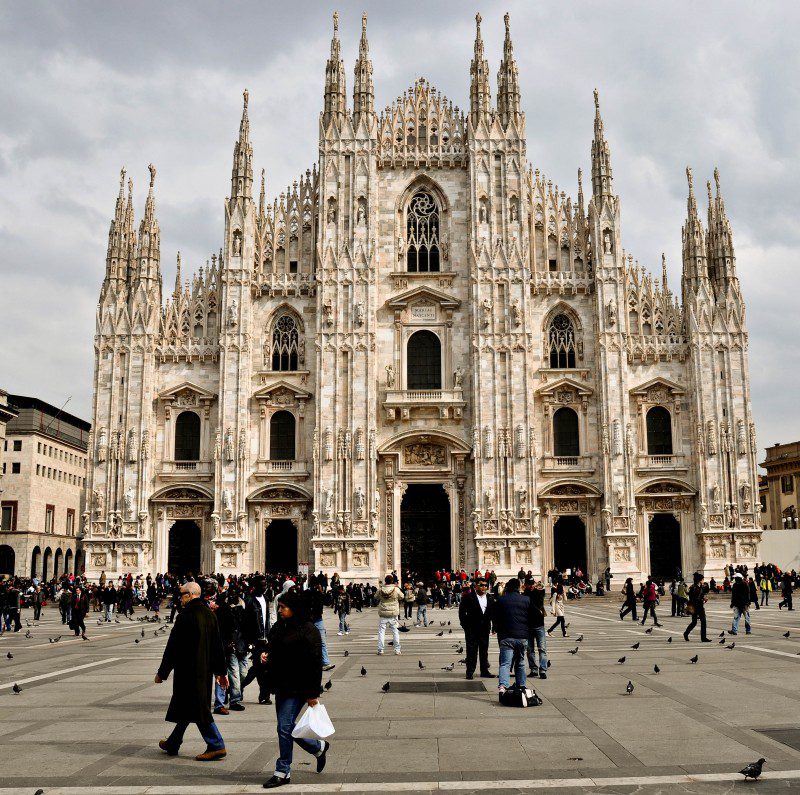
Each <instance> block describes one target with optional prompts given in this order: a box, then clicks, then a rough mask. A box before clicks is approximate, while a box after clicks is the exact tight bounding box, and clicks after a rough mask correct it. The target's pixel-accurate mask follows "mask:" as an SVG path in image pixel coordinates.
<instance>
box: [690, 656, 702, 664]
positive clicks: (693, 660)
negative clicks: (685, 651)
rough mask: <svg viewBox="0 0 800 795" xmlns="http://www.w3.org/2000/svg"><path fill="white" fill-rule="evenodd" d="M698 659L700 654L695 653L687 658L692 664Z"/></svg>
mask: <svg viewBox="0 0 800 795" xmlns="http://www.w3.org/2000/svg"><path fill="white" fill-rule="evenodd" d="M699 659H700V655H699V654H695V655H694V657H692V659H691V660H689V662H690V663H692V665H694V664H695V663H696V662H697V661H698V660H699Z"/></svg>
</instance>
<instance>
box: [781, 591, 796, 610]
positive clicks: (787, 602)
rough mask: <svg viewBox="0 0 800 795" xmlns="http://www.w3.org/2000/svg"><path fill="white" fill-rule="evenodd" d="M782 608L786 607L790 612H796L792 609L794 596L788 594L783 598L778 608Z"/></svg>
mask: <svg viewBox="0 0 800 795" xmlns="http://www.w3.org/2000/svg"><path fill="white" fill-rule="evenodd" d="M781 607H785V608H787V609H788V610H794V608H793V607H792V595H791V594H790V593H787V594H786V595H785V596H784V597H783V599H782V600H781V601H780V602H778V608H781Z"/></svg>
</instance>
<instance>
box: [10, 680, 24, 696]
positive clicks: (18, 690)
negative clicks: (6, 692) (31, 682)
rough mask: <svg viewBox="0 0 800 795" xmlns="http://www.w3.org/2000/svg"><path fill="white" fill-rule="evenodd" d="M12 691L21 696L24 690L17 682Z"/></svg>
mask: <svg viewBox="0 0 800 795" xmlns="http://www.w3.org/2000/svg"><path fill="white" fill-rule="evenodd" d="M11 689H12V690H13V691H14V692H15V693H16V694H17V695H19V694H20V693H21V692H22V688H21V687H20V686H19V685H18V684H17V683H16V682H14V687H12V688H11Z"/></svg>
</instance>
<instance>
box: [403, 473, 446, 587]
mask: <svg viewBox="0 0 800 795" xmlns="http://www.w3.org/2000/svg"><path fill="white" fill-rule="evenodd" d="M400 560H401V562H402V567H403V571H406V570H410V571H412V572H413V573H415V574H417V575H418V576H419V577H421V578H422V579H423V580H428V579H430V578H431V577H432V575H433V573H434V572H435V571H436V570H437V569H450V568H451V562H452V561H451V555H450V500H449V498H448V496H447V492H446V491H445V489H444V486H443V485H442V484H441V483H411V484H410V485H409V486H408V488H407V489H406V493H405V494H404V495H403V499H402V501H401V503H400Z"/></svg>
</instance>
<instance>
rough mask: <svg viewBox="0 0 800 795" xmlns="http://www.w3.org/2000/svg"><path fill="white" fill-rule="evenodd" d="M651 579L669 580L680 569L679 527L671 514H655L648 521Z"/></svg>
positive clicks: (678, 523)
mask: <svg viewBox="0 0 800 795" xmlns="http://www.w3.org/2000/svg"><path fill="white" fill-rule="evenodd" d="M649 530H650V532H649V535H650V571H649V572H648V574H650V576H651V577H657V578H663V579H671V578H672V577H674V576H676V574H677V572H678V570H679V569H680V568H681V525H680V522H679V521H678V520H677V519H676V518H675V515H674V514H671V513H655V514H653V516H652V518H651V519H650V528H649Z"/></svg>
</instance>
